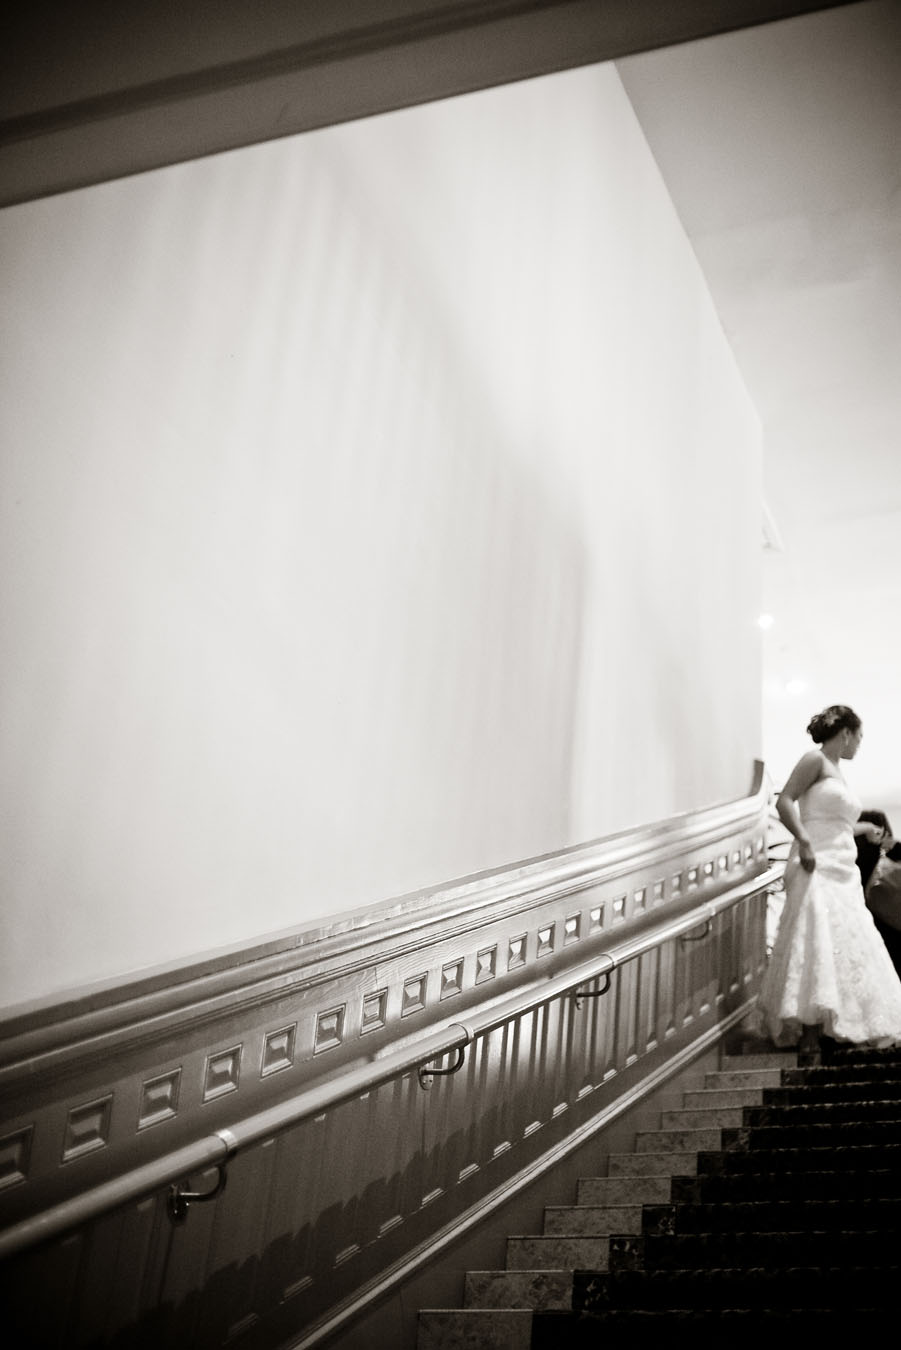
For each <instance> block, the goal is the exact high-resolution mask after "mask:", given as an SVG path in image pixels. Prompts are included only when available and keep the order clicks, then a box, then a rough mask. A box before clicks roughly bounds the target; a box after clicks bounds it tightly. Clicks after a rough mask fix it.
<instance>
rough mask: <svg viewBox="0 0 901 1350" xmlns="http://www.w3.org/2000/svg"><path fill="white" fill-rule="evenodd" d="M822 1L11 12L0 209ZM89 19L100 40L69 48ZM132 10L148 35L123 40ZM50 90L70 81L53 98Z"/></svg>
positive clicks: (534, 0) (616, 0)
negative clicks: (214, 15) (234, 13)
mask: <svg viewBox="0 0 901 1350" xmlns="http://www.w3.org/2000/svg"><path fill="white" fill-rule="evenodd" d="M838 2H839V0H832V4H835V3H838ZM832 4H830V3H823V0H720V2H719V3H718V4H717V5H714V6H711V5H710V4H709V3H708V2H707V0H680V3H679V4H678V5H660V4H659V3H658V0H456V3H448V0H420V3H419V4H418V5H417V6H416V7H415V8H413V7H411V6H406V7H405V8H406V11H407V12H406V13H403V14H400V15H399V14H398V12H397V6H396V5H392V4H390V3H388V0H340V3H338V2H337V0H336V2H335V3H333V4H332V5H331V6H328V7H325V8H323V7H322V6H313V7H310V6H305V5H295V6H292V7H290V12H286V9H285V6H284V5H273V4H267V3H266V0H262V2H261V3H258V4H257V5H256V6H255V7H254V10H253V12H252V13H251V12H250V11H249V10H247V9H246V8H245V9H242V11H241V15H240V21H236V22H230V21H229V17H228V15H227V14H225V13H223V14H222V15H221V16H220V17H219V19H218V21H216V22H212V23H211V21H210V16H209V12H208V6H206V5H198V4H192V3H183V4H182V5H180V6H178V7H176V8H175V9H173V10H172V11H171V13H170V14H169V15H168V16H161V15H160V14H159V12H158V10H157V9H156V8H154V7H153V6H152V5H151V4H150V2H149V0H147V3H146V4H145V5H143V6H142V5H141V3H140V0H132V3H131V4H130V5H129V6H127V8H126V7H122V8H121V12H119V11H117V9H116V8H115V7H112V8H111V7H109V6H104V7H103V13H102V17H99V16H96V15H95V16H94V17H93V18H92V16H91V13H90V11H91V9H92V6H91V5H90V4H87V5H85V4H81V5H79V6H76V7H73V8H72V10H71V13H67V11H66V8H65V7H64V6H58V7H57V10H56V12H55V13H54V15H53V20H52V23H53V28H54V33H53V41H52V43H50V44H48V41H47V34H46V21H45V20H44V19H43V18H42V17H41V14H42V11H40V10H36V11H35V14H34V17H31V15H30V12H29V10H28V9H27V7H26V8H24V9H23V10H22V11H21V13H20V14H19V15H18V17H17V19H16V23H15V25H14V27H13V29H12V31H11V33H10V35H9V39H8V41H7V44H6V57H7V68H6V70H7V71H8V72H10V74H11V75H12V74H14V73H15V71H16V70H17V68H18V69H23V68H24V69H27V70H28V71H29V75H30V78H29V80H28V84H27V90H25V91H24V92H23V93H22V94H18V95H17V90H19V89H20V88H21V87H22V86H21V84H20V82H19V81H18V80H15V79H13V78H10V79H8V80H7V81H6V83H7V84H8V85H9V89H8V90H7V97H6V100H5V112H6V115H5V117H3V119H2V120H0V182H2V190H0V204H2V205H9V204H11V203H13V202H21V201H27V200H29V199H30V198H33V197H39V196H45V195H47V194H49V193H53V192H61V191H69V190H71V189H72V188H75V187H83V186H85V185H87V184H90V183H97V182H101V181H103V180H106V179H111V178H119V177H122V176H124V175H127V174H133V173H139V172H143V171H145V170H147V169H153V168H159V167H160V166H162V165H165V164H173V163H179V162H181V161H184V160H187V159H194V158H197V157H198V156H201V155H209V154H214V153H218V152H220V151H223V150H231V149H234V148H235V147H237V146H241V145H251V144H254V143H257V142H260V141H266V140H271V139H274V138H277V137H281V136H290V135H295V134H296V133H298V132H300V131H307V130H310V129H311V128H314V127H322V126H327V125H330V124H335V123H339V122H346V121H348V120H350V119H352V118H359V117H365V116H370V115H372V114H375V113H382V112H387V111H390V110H392V109H396V108H402V107H409V106H410V105H412V104H416V103H426V102H430V101H432V100H434V99H438V98H445V97H449V96H452V95H456V94H461V93H466V92H471V91H473V90H476V89H484V88H487V87H489V86H491V85H499V84H507V83H509V82H510V81H512V80H520V79H525V78H529V77H531V76H535V75H544V74H548V73H550V72H552V71H559V70H565V69H568V68H571V67H574V66H581V65H586V64H589V63H591V62H597V61H609V60H613V59H616V58H618V57H622V56H625V55H628V54H630V53H632V52H638V51H647V50H649V49H652V48H654V47H662V46H668V45H671V44H673V43H677V42H685V41H689V40H691V39H694V38H700V37H707V36H710V35H711V34H713V33H721V32H728V31H730V30H732V29H735V28H742V27H745V26H748V25H751V24H757V23H765V22H768V21H771V20H773V19H781V18H784V17H786V16H792V15H797V14H805V13H809V12H812V11H815V10H819V9H828V8H831V7H832ZM142 8H143V10H144V11H145V13H144V15H143V18H142V13H141V11H142ZM92 23H95V24H97V25H98V26H99V25H100V24H102V27H103V30H104V42H103V43H102V44H100V45H99V47H98V49H97V52H95V53H93V55H92V54H89V55H88V57H86V55H85V43H84V33H85V31H87V30H88V29H89V28H90V26H91V24H92ZM142 23H143V24H144V25H145V26H147V27H148V31H153V32H154V33H155V35H156V39H157V40H156V41H155V42H154V43H153V44H150V45H148V44H146V43H144V44H137V45H136V44H134V43H133V42H132V40H131V35H132V33H133V32H134V31H135V27H136V25H137V26H140V25H141V24H142ZM104 50H105V51H110V52H115V54H116V58H115V61H112V62H104V59H103V56H102V52H103V51H104ZM185 53H190V56H189V57H186V55H185ZM76 61H77V69H76V68H75V63H76ZM4 73H6V72H4ZM62 89H65V90H67V91H69V90H74V91H75V92H74V93H73V94H71V95H70V97H69V98H68V99H67V100H66V101H65V102H63V101H61V100H60V93H59V91H60V90H62Z"/></svg>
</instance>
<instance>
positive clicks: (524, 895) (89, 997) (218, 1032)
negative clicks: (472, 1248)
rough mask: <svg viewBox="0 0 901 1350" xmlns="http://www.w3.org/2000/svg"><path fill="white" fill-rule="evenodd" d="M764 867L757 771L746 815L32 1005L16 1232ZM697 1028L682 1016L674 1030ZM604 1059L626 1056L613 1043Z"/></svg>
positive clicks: (637, 835)
mask: <svg viewBox="0 0 901 1350" xmlns="http://www.w3.org/2000/svg"><path fill="white" fill-rule="evenodd" d="M765 867H766V797H765V794H764V791H763V786H762V774H761V772H760V769H758V773H757V777H756V780H755V785H754V790H753V792H752V795H751V796H749V797H748V798H745V799H742V800H741V801H739V802H735V803H729V804H727V805H726V806H718V807H714V808H712V809H710V810H708V811H702V812H694V813H690V814H688V815H685V816H680V817H676V818H674V819H672V820H669V821H664V822H661V823H658V824H657V825H652V826H646V827H642V828H641V829H638V830H634V831H628V832H624V833H622V834H620V835H617V836H614V837H612V838H610V839H606V840H599V841H595V842H593V843H591V844H587V845H584V846H581V847H579V848H575V849H569V850H564V851H563V852H561V853H558V854H554V855H548V856H545V857H541V858H537V859H530V860H527V861H525V862H522V863H517V864H515V865H514V866H512V867H509V868H502V869H496V870H493V871H490V872H486V873H482V874H478V875H477V876H474V877H468V878H463V879H462V880H461V881H459V882H455V883H452V884H450V885H446V886H440V887H435V888H432V889H430V890H428V891H424V892H421V893H417V894H415V895H412V896H406V897H401V898H400V899H398V900H397V901H394V902H391V903H389V904H387V905H378V906H373V907H371V908H370V909H369V910H365V911H361V912H360V913H358V914H354V915H345V916H339V917H338V918H336V919H335V920H333V921H332V922H331V923H330V924H323V925H319V926H316V927H312V928H307V929H299V930H297V931H295V932H290V933H287V934H281V935H278V936H276V937H274V938H272V939H269V940H267V941H266V942H264V943H261V944H256V945H254V946H252V947H250V948H248V949H245V950H243V951H233V952H229V953H226V954H224V955H223V954H217V955H215V956H210V957H208V958H201V959H199V960H197V961H194V962H190V963H186V964H185V965H184V966H182V967H169V968H166V969H163V970H161V971H158V972H154V973H152V974H150V975H148V976H142V977H141V978H140V979H138V980H132V981H128V982H126V983H124V984H122V985H120V986H118V987H116V986H113V985H106V986H103V987H102V988H100V989H90V990H86V991H84V992H83V993H78V994H75V995H73V996H72V997H70V998H67V999H63V1000H60V1001H59V1002H57V1003H53V1002H47V1003H44V1004H41V1005H38V1006H36V1007H32V1008H28V1009H25V1008H23V1009H20V1010H17V1011H16V1013H15V1014H14V1015H13V1016H12V1017H11V1018H10V1019H8V1020H7V1021H6V1022H5V1023H2V1024H0V1108H2V1114H3V1118H2V1122H0V1132H2V1136H3V1137H2V1139H0V1225H2V1226H6V1225H15V1224H18V1223H21V1222H23V1221H25V1220H28V1219H29V1218H30V1216H31V1215H33V1214H36V1213H37V1212H38V1211H39V1210H43V1209H47V1208H48V1207H53V1206H54V1205H59V1204H64V1203H65V1202H67V1200H69V1199H70V1198H71V1197H72V1196H74V1195H76V1194H78V1193H79V1192H82V1191H86V1190H89V1189H91V1188H96V1187H103V1186H105V1185H106V1184H107V1183H108V1182H112V1181H113V1180H114V1179H115V1178H116V1177H117V1176H121V1175H124V1174H125V1173H127V1172H132V1171H134V1169H135V1168H140V1167H142V1166H144V1165H148V1164H151V1163H153V1161H154V1160H155V1159H162V1158H163V1157H165V1156H169V1155H171V1154H173V1152H174V1151H177V1150H179V1149H184V1148H186V1147H187V1146H188V1145H189V1144H190V1143H191V1141H196V1140H197V1139H198V1138H199V1137H200V1136H206V1135H208V1134H209V1133H210V1132H212V1131H216V1130H219V1129H227V1128H228V1127H229V1126H230V1125H233V1124H235V1122H238V1121H241V1120H244V1119H247V1118H248V1117H253V1116H256V1115H258V1114H259V1113H261V1112H262V1113H265V1112H266V1111H267V1110H268V1108H269V1107H270V1106H273V1107H275V1106H277V1105H278V1103H280V1102H282V1101H284V1100H285V1099H286V1097H292V1098H293V1097H295V1096H296V1095H297V1094H298V1093H299V1092H301V1091H302V1090H304V1089H305V1088H306V1087H308V1086H311V1087H314V1086H315V1085H316V1083H317V1081H319V1079H320V1078H321V1079H322V1081H324V1082H325V1081H328V1082H334V1081H335V1078H336V1075H341V1074H342V1073H346V1072H347V1071H348V1070H349V1069H352V1068H353V1066H354V1065H356V1064H362V1063H372V1061H373V1059H374V1058H376V1059H378V1060H379V1061H380V1062H381V1061H382V1060H384V1059H386V1058H390V1056H391V1055H392V1054H393V1053H396V1052H397V1050H398V1048H402V1047H403V1045H404V1044H405V1043H407V1042H409V1041H410V1038H411V1037H413V1038H415V1044H416V1046H417V1047H418V1046H420V1045H422V1044H424V1043H426V1041H427V1039H428V1037H429V1036H432V1037H433V1041H434V1037H435V1036H436V1035H437V1036H438V1039H439V1042H441V1037H442V1035H443V1036H444V1040H443V1042H441V1043H442V1046H443V1047H444V1046H447V1045H452V1044H454V1043H455V1042H454V1040H453V1036H451V1037H450V1039H448V1038H447V1034H446V1029H447V1027H448V1025H449V1023H460V1024H461V1025H462V1027H463V1030H464V1032H465V1035H466V1036H467V1038H471V1033H470V1032H468V1031H466V1022H467V1018H472V1017H473V1016H475V1015H476V1014H477V1012H478V1010H479V1008H480V1007H481V1006H482V1005H483V1004H484V1002H485V999H486V995H488V994H489V990H490V1005H489V1006H490V1007H491V1008H492V1009H497V1010H498V1015H499V1016H501V1015H502V1014H503V1010H504V1009H505V1008H507V1007H508V1006H512V1004H515V1002H516V1000H517V999H518V998H519V997H520V994H521V993H522V991H528V990H530V989H534V990H537V991H539V992H540V993H541V994H542V996H544V991H547V996H548V997H550V996H552V995H551V990H554V989H557V988H560V989H563V988H565V987H566V982H567V980H568V979H569V978H570V976H569V974H568V973H567V972H573V971H575V972H582V971H588V972H590V971H592V970H594V971H596V970H597V969H599V968H601V967H602V966H603V957H604V951H605V946H610V944H611V943H615V944H617V948H618V949H622V950H623V951H624V952H629V953H631V952H633V951H634V953H635V954H639V953H640V952H641V951H642V950H643V946H642V943H643V941H644V940H645V939H644V937H643V935H644V934H646V933H648V932H649V931H650V929H649V925H651V926H652V925H654V924H656V923H658V922H659V921H660V920H661V919H663V920H664V921H665V922H667V923H669V922H671V921H673V920H675V921H677V922H681V918H680V916H681V915H682V912H683V910H685V912H686V913H687V914H689V919H688V920H687V921H688V922H694V923H697V919H694V920H692V919H691V913H693V912H694V909H695V907H696V906H697V905H698V904H699V902H704V901H706V900H708V899H709V900H710V901H711V902H714V901H715V899H716V897H717V895H721V894H723V893H724V892H727V891H731V890H732V889H734V888H735V887H740V886H742V885H744V884H745V883H747V882H751V881H753V879H754V878H755V877H757V876H759V875H760V873H761V872H762V871H763V870H764V868H765ZM682 878H687V879H688V880H687V889H686V891H685V892H684V893H683V890H682V882H681V879H682ZM689 907H691V908H690V910H689ZM624 940H625V946H623V942H624ZM599 962H600V966H599ZM561 981H562V983H561ZM674 988H675V987H674ZM553 996H554V997H559V993H558V994H554V995H553ZM631 996H632V995H631V994H630V997H631ZM704 1006H706V1005H704ZM492 1015H493V1014H492ZM695 1015H697V1014H696V1011H695V1010H694V1009H693V1007H692V1006H689V1005H686V1006H685V1007H684V1008H682V1009H681V1010H680V1009H678V1008H677V1007H676V1006H675V1005H674V1006H673V1008H672V1009H671V1010H670V1012H669V1013H668V1018H669V1021H668V1024H667V1026H668V1032H667V1034H675V1031H676V1030H677V1029H678V1028H680V1027H682V1026H685V1025H687V1024H688V1022H690V1021H691V1019H692V1017H694V1016H695ZM536 1016H537V1014H536ZM32 1019H33V1024H32ZM529 1024H530V1025H532V1026H533V1027H534V1026H537V1025H538V1023H537V1021H535V1019H534V1018H533V1019H532V1020H531V1023H529ZM525 1025H526V1023H523V1026H525ZM442 1028H444V1032H442ZM517 1034H520V1033H519V1032H517ZM636 1034H637V1025H636V1027H634V1028H632V1030H631V1031H630V1032H629V1035H630V1036H632V1037H634V1036H635V1035H636ZM652 1039H653V1038H652ZM442 1053H443V1048H442ZM599 1053H600V1051H599ZM604 1053H608V1054H609V1055H610V1057H611V1058H610V1062H611V1064H615V1063H616V1062H617V1055H618V1054H619V1051H618V1050H616V1048H615V1047H614V1046H613V1045H612V1044H611V1046H610V1047H609V1050H608V1051H606V1052H604ZM634 1053H636V1054H638V1053H643V1050H641V1048H639V1049H636V1050H635V1052H634ZM4 1145H5V1146H6V1147H5V1152H4V1148H3V1146H4ZM63 1164H64V1165H63Z"/></svg>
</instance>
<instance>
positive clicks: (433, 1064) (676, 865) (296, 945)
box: [0, 781, 770, 1350]
mask: <svg viewBox="0 0 901 1350" xmlns="http://www.w3.org/2000/svg"><path fill="white" fill-rule="evenodd" d="M765 809H766V802H765V798H764V796H763V795H762V792H761V789H760V784H759V781H758V783H757V785H756V786H755V791H754V793H753V794H752V796H751V797H749V798H748V799H746V800H745V801H742V802H740V803H733V804H729V805H728V806H727V807H720V808H717V809H716V810H714V811H712V812H707V813H698V814H697V815H696V816H692V817H690V818H679V819H677V820H676V821H672V822H663V823H662V824H660V825H658V826H655V827H649V828H648V829H645V830H642V831H637V832H634V833H633V834H630V835H625V836H617V837H616V838H615V839H614V840H608V841H599V842H598V843H597V844H593V845H588V846H586V847H585V848H584V849H579V850H570V851H568V852H567V853H565V854H561V855H555V856H554V857H552V858H546V859H538V860H534V861H532V862H529V863H525V864H517V865H516V866H515V867H513V868H510V869H506V870H503V871H500V872H495V873H491V874H485V875H484V876H480V877H477V878H469V879H466V880H464V881H463V882H461V883H457V884H455V885H454V886H450V887H446V888H442V889H441V890H437V891H434V892H431V893H429V894H427V895H423V896H416V897H407V898H406V899H405V900H404V901H402V902H397V903H396V905H395V906H393V907H391V908H390V909H389V910H388V911H386V912H385V913H384V914H383V915H381V916H379V915H373V913H371V912H368V913H366V914H365V915H361V916H355V917H353V918H351V919H349V920H344V921H342V924H341V925H339V927H340V931H330V930H321V931H317V932H315V933H310V932H307V933H297V934H290V935H286V936H283V937H282V938H280V939H277V940H273V941H271V942H269V943H266V944H262V945H261V946H260V947H258V948H255V949H253V950H251V951H248V952H246V953H241V954H237V955H232V956H231V957H229V958H227V959H226V958H209V959H208V960H203V961H200V962H197V963H195V964H194V965H193V966H191V967H188V968H185V969H183V970H179V971H178V972H172V971H167V972H161V973H159V975H157V976H152V977H148V978H146V979H143V980H142V981H140V982H138V983H136V984H131V985H128V986H123V987H122V988H121V989H119V990H103V991H86V992H85V993H84V994H83V995H76V996H74V997H73V998H72V999H71V1000H68V1001H63V1002H62V1003H61V1004H59V1005H57V1006H50V1005H47V1006H41V1007H35V1008H33V1009H31V1010H23V1011H22V1012H21V1013H20V1014H17V1015H16V1016H15V1017H14V1018H12V1019H11V1020H10V1021H8V1022H7V1023H6V1024H5V1025H3V1026H2V1027H0V1104H2V1108H3V1118H4V1123H3V1125H2V1128H0V1221H2V1223H3V1230H2V1231H0V1254H2V1256H3V1261H2V1265H0V1298H2V1306H3V1308H4V1310H5V1311H4V1315H3V1321H4V1324H5V1327H6V1330H7V1333H8V1336H7V1340H8V1342H9V1343H11V1344H12V1345H14V1346H16V1347H21V1350H31V1348H32V1347H34V1348H35V1350H36V1348H37V1347H40V1350H44V1347H46V1346H50V1345H58V1346H63V1347H67V1348H68V1347H77V1348H78V1350H81V1347H93V1346H97V1347H100V1346H105V1347H122V1348H123V1350H124V1347H133V1346H137V1347H143V1346H145V1345H146V1346H148V1347H150V1346H153V1347H158V1346H159V1345H191V1346H194V1347H198V1350H203V1347H214V1346H225V1345H229V1346H231V1345H235V1346H242V1347H248V1350H251V1348H253V1350H258V1348H262V1347H264V1346H271V1345H274V1344H278V1343H279V1339H280V1338H281V1339H287V1338H288V1337H292V1336H293V1337H300V1338H301V1339H302V1340H303V1343H304V1344H309V1345H313V1344H316V1343H317V1341H318V1340H321V1339H324V1338H325V1336H326V1333H327V1332H328V1331H329V1330H333V1329H334V1328H335V1327H336V1326H339V1325H340V1324H341V1320H342V1318H348V1317H350V1316H351V1315H352V1313H353V1310H354V1308H355V1307H357V1306H358V1305H359V1304H360V1303H361V1301H362V1302H365V1300H366V1299H367V1298H377V1297H378V1296H379V1294H380V1293H383V1292H384V1291H385V1289H387V1288H389V1287H391V1285H392V1282H396V1281H397V1280H400V1279H402V1278H403V1274H404V1272H405V1271H406V1270H410V1269H412V1268H415V1266H416V1263H417V1262H421V1261H423V1260H424V1259H426V1257H427V1254H428V1251H429V1249H430V1246H431V1245H432V1244H434V1243H435V1242H436V1241H437V1242H439V1243H446V1242H448V1241H451V1240H452V1239H453V1236H454V1234H455V1233H457V1232H459V1231H462V1228H463V1227H465V1225H466V1224H467V1223H474V1222H478V1221H481V1218H482V1217H483V1216H484V1215H485V1214H486V1213H488V1212H490V1210H491V1209H492V1208H493V1207H495V1206H496V1205H497V1204H498V1203H500V1200H501V1198H502V1197H503V1196H504V1194H505V1193H509V1190H510V1188H511V1187H516V1186H518V1185H522V1184H525V1180H524V1179H526V1178H534V1176H535V1175H536V1174H537V1173H538V1172H540V1170H541V1169H542V1168H545V1167H547V1166H550V1165H552V1163H553V1161H554V1158H555V1157H557V1156H560V1154H561V1152H565V1151H566V1150H567V1149H568V1148H570V1147H573V1146H574V1141H580V1140H584V1139H585V1138H586V1137H587V1134H588V1133H590V1132H591V1131H592V1130H596V1129H597V1128H599V1127H600V1125H601V1124H602V1123H603V1121H604V1120H605V1119H608V1118H612V1117H611V1113H615V1111H616V1110H617V1109H618V1103H621V1102H626V1101H634V1100H635V1099H636V1094H639V1095H640V1094H641V1092H642V1091H643V1090H644V1089H643V1084H645V1083H651V1082H653V1083H655V1084H657V1083H659V1082H660V1081H662V1078H661V1076H663V1077H665V1075H666V1073H667V1071H668V1069H667V1066H668V1065H669V1064H670V1063H672V1064H681V1063H684V1062H685V1058H686V1056H690V1055H691V1053H692V1047H693V1046H695V1045H702V1044H704V1045H706V1044H709V1043H710V1038H711V1036H715V1035H716V1034H717V1031H718V1028H720V1027H722V1026H724V1025H727V1024H728V1022H729V1020H730V1019H734V1018H735V1017H736V1016H738V1015H740V1013H741V1012H742V1011H743V1009H744V1008H745V1007H746V1006H747V1004H748V1001H749V999H750V997H751V996H752V995H753V993H754V990H755V989H756V985H757V981H758V979H759V975H760V972H761V970H762V967H763V961H764V953H765V946H764V933H765V910H766V878H767V876H769V875H770V874H769V873H767V871H766V868H767V859H766V849H765ZM436 1037H437V1039H436ZM429 1038H431V1043H432V1044H440V1045H442V1046H443V1047H444V1048H443V1049H441V1050H440V1051H439V1054H438V1058H432V1059H429V1057H428V1054H429V1044H430V1042H429ZM448 1046H453V1047H455V1048H450V1049H448V1048H447V1047H448ZM419 1056H421V1058H419ZM392 1057H393V1058H392ZM389 1058H390V1062H391V1063H392V1064H394V1063H395V1062H397V1064H398V1065H399V1067H398V1069H397V1071H394V1070H393V1069H392V1070H391V1071H390V1072H385V1073H382V1072H381V1069H380V1066H381V1064H382V1063H383V1062H384V1061H386V1060H387V1059H389ZM357 1085H360V1086H359V1087H357ZM296 1101H301V1102H302V1103H305V1105H303V1108H302V1109H300V1108H298V1109H295V1105H294V1104H295V1102H296ZM270 1122H271V1123H270ZM220 1166H221V1168H222V1169H223V1170H220ZM192 1167H193V1168H194V1169H195V1170H194V1172H193V1173H192V1174H191V1175H190V1176H187V1175H185V1173H186V1171H188V1172H189V1171H190V1170H191V1168H192ZM223 1181H224V1185H223ZM173 1183H178V1184H179V1187H180V1189H181V1190H182V1191H184V1190H189V1191H190V1192H191V1193H192V1194H193V1195H194V1196H196V1197H197V1198H195V1199H189V1201H188V1203H187V1211H186V1213H185V1212H184V1206H179V1205H178V1204H173V1199H172V1196H171V1194H170V1188H171V1187H172V1184H173ZM207 1196H209V1197H210V1198H205V1197H207ZM73 1206H74V1208H73ZM85 1206H87V1207H86V1208H85ZM179 1210H181V1212H179Z"/></svg>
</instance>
